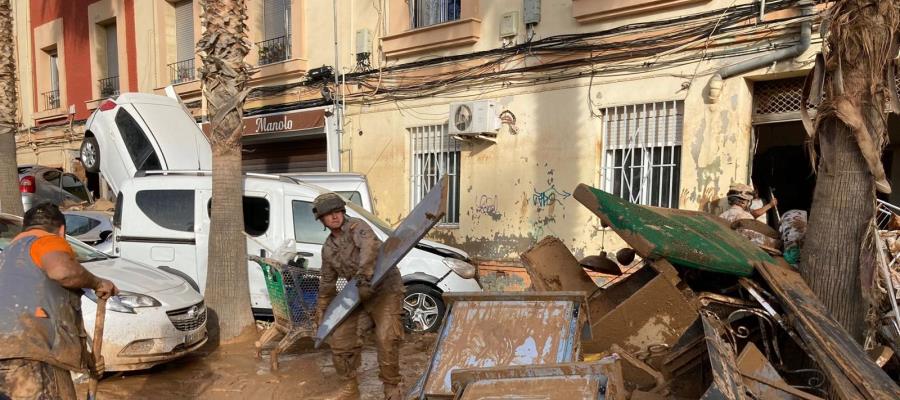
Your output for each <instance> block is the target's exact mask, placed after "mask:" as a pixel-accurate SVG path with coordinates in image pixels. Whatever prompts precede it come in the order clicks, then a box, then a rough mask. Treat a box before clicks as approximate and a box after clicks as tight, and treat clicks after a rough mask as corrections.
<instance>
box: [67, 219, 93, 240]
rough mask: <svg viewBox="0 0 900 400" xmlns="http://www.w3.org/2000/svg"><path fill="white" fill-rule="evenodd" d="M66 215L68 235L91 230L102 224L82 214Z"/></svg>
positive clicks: (80, 233)
mask: <svg viewBox="0 0 900 400" xmlns="http://www.w3.org/2000/svg"><path fill="white" fill-rule="evenodd" d="M65 217H66V235H71V236H78V235H83V234H85V233H88V232H90V230H91V229H94V227H95V226H97V225H100V222H99V221H96V220H93V219H90V218H88V217H84V216H81V215H70V214H65Z"/></svg>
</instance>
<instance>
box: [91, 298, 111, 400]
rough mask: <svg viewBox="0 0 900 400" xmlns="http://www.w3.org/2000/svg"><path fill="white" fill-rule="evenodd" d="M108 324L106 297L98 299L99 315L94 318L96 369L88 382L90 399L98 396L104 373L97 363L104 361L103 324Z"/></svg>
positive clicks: (93, 348)
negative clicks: (98, 386)
mask: <svg viewBox="0 0 900 400" xmlns="http://www.w3.org/2000/svg"><path fill="white" fill-rule="evenodd" d="M105 324H106V299H101V298H98V299H97V317H96V318H94V337H93V343H92V346H91V355H92V356H93V357H94V370H93V371H91V380H90V382H88V393H87V398H88V400H95V399H96V398H97V383H98V382H99V381H100V375H101V374H102V373H103V372H102V371H99V370H98V369H97V365H101V364H102V363H103V353H101V351H102V348H103V325H105Z"/></svg>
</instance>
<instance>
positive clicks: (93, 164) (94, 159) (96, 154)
mask: <svg viewBox="0 0 900 400" xmlns="http://www.w3.org/2000/svg"><path fill="white" fill-rule="evenodd" d="M79 155H80V156H81V163H82V164H84V169H85V170H86V171H87V172H100V146H99V145H97V138H95V137H93V136H87V137H85V138H84V140H83V141H82V142H81V150H80V151H79Z"/></svg>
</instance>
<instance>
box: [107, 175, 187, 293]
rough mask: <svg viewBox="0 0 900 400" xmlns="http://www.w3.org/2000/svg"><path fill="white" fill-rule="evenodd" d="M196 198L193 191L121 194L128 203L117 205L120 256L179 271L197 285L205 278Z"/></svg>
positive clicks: (117, 244) (155, 191)
mask: <svg viewBox="0 0 900 400" xmlns="http://www.w3.org/2000/svg"><path fill="white" fill-rule="evenodd" d="M196 195H197V193H196V191H194V190H191V189H144V190H138V191H137V192H135V193H134V195H133V196H130V195H129V194H128V193H124V194H123V193H120V194H119V196H122V197H123V198H124V201H117V203H118V204H119V206H118V207H117V208H116V215H115V216H114V223H115V225H116V229H115V248H116V249H117V251H116V253H117V254H118V255H120V256H121V257H123V258H128V259H131V260H134V261H138V262H141V263H144V264H147V265H150V266H153V267H158V268H162V269H164V270H174V271H177V272H178V273H179V274H184V275H186V276H188V277H190V278H191V279H192V280H194V281H195V282H197V280H198V278H199V277H201V276H203V275H205V274H203V273H202V272H203V271H202V269H201V268H200V265H199V264H198V262H197V258H196V254H197V252H196V249H195V247H196V245H197V237H196V234H195V232H194V230H195V215H196V213H195V209H196V206H195V204H196V200H195V199H196ZM204 267H205V265H204ZM197 283H200V282H197ZM202 287H203V285H202V284H201V285H200V289H201V290H202Z"/></svg>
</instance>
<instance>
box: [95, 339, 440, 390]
mask: <svg viewBox="0 0 900 400" xmlns="http://www.w3.org/2000/svg"><path fill="white" fill-rule="evenodd" d="M434 339H435V336H434V334H427V335H406V337H405V340H404V342H403V345H402V348H401V352H400V365H401V372H402V373H403V385H404V387H408V386H409V385H412V384H413V383H415V379H417V378H418V376H419V375H420V374H421V372H422V370H423V368H424V366H425V364H426V363H427V362H428V356H429V354H430V352H431V349H432V345H433V343H434ZM279 361H280V363H279V369H278V371H277V372H270V370H269V357H268V354H266V353H264V354H263V357H262V359H257V358H256V356H255V349H254V347H253V344H252V343H245V344H235V345H229V346H224V347H221V348H219V349H218V350H216V351H212V352H211V351H210V349H203V350H201V351H199V352H197V353H195V354H192V355H189V356H187V357H186V358H183V359H180V360H177V361H175V362H172V363H168V364H164V365H160V366H157V367H155V368H152V369H150V370H146V371H138V372H130V373H122V374H111V375H108V376H107V377H106V378H105V379H103V380H102V381H101V382H100V388H99V394H98V397H99V398H100V399H103V400H109V399H235V400H244V399H285V398H303V399H322V400H324V399H330V398H333V394H334V393H336V392H337V390H338V388H337V387H336V383H335V382H336V375H335V372H334V368H333V367H332V364H331V353H330V351H328V350H315V349H313V346H312V340H302V341H301V342H299V343H298V344H297V345H296V346H294V347H293V348H291V349H290V350H288V351H287V352H286V353H283V354H281V355H280V356H279ZM360 373H361V378H360V392H361V393H362V399H380V398H381V397H382V394H381V382H380V381H379V380H378V363H377V357H376V355H375V348H374V346H372V345H367V346H365V348H364V349H363V353H362V367H361V368H360ZM86 390H87V385H86V384H83V385H79V386H78V392H79V398H83V397H82V396H83V395H84V393H85V392H86Z"/></svg>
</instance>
